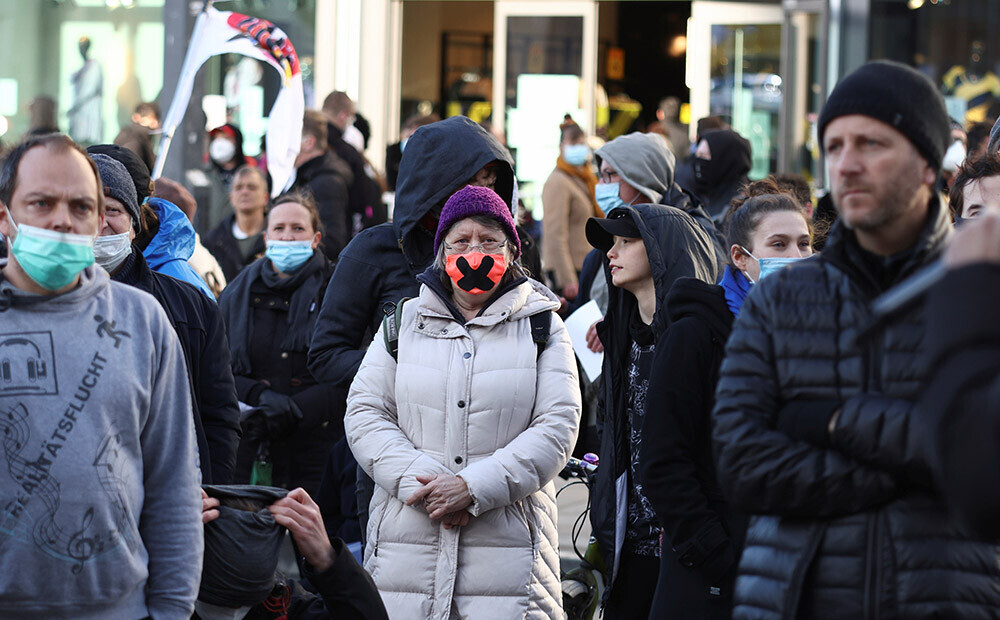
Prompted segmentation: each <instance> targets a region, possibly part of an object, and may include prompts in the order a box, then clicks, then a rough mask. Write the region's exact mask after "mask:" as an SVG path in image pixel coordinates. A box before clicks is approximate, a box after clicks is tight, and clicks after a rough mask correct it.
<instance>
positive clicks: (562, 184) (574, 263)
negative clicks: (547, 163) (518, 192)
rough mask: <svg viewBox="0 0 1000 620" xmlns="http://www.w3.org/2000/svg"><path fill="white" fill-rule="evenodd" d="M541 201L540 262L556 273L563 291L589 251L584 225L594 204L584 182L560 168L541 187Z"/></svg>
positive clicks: (573, 281) (576, 275) (580, 267)
mask: <svg viewBox="0 0 1000 620" xmlns="http://www.w3.org/2000/svg"><path fill="white" fill-rule="evenodd" d="M542 203H543V204H544V205H545V217H544V219H543V220H542V226H543V227H544V229H543V230H544V232H545V234H544V236H543V237H542V263H543V264H544V268H545V269H546V270H548V271H550V272H552V273H553V274H554V276H555V278H554V281H553V286H555V287H556V288H557V289H558V290H559V291H562V289H563V287H565V286H566V285H568V284H576V282H577V278H578V277H579V273H580V269H582V268H583V259H585V258H587V253H588V252H590V244H589V243H587V232H586V228H587V220H588V219H590V217H591V216H593V215H594V204H593V200H592V199H591V197H590V196H589V195H588V194H587V186H586V184H585V183H584V182H583V181H582V180H581V179H580V178H579V177H574V176H572V175H570V174H569V173H567V172H565V171H563V170H560V169H559V168H556V169H555V170H553V171H552V174H550V175H549V178H548V179H547V180H546V181H545V185H544V187H542Z"/></svg>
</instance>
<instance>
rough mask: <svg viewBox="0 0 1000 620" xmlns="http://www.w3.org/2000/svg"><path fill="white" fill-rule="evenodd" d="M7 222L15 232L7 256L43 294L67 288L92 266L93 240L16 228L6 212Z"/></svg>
mask: <svg viewBox="0 0 1000 620" xmlns="http://www.w3.org/2000/svg"><path fill="white" fill-rule="evenodd" d="M5 208H6V207H5ZM7 218H8V219H9V220H10V223H11V228H13V232H14V235H13V236H14V240H13V243H12V244H10V253H11V254H13V255H14V258H16V259H17V264H18V265H20V266H21V270H22V271H24V273H26V274H27V275H28V277H29V278H31V279H32V280H34V282H35V283H36V284H38V286H40V287H42V288H44V289H45V290H47V291H58V290H59V289H61V288H64V287H66V286H68V285H69V284H70V283H72V282H73V280H74V279H76V277H77V276H78V275H80V272H81V271H83V270H84V269H86V268H87V267H89V266H91V265H93V264H94V237H92V236H90V235H76V234H73V233H61V232H56V231H54V230H49V229H47V228H37V227H35V226H28V225H27V224H18V223H17V222H15V221H14V218H13V217H11V215H10V210H9V209H8V210H7Z"/></svg>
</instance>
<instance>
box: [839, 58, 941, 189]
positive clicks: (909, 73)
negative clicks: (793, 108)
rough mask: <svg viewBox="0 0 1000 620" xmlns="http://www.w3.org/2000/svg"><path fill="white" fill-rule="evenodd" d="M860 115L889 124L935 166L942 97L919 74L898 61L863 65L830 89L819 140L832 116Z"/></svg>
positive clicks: (937, 166) (938, 154) (938, 159)
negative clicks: (831, 90)
mask: <svg viewBox="0 0 1000 620" xmlns="http://www.w3.org/2000/svg"><path fill="white" fill-rule="evenodd" d="M851 114H861V115H863V116H869V117H871V118H874V119H875V120H878V121H882V122H883V123H885V124H887V125H889V126H891V127H893V128H894V129H896V130H897V131H898V132H900V133H901V134H903V135H904V136H906V137H907V139H909V141H910V142H912V143H913V145H914V146H915V147H917V150H918V151H919V152H920V154H921V155H923V157H924V159H926V160H927V163H928V164H930V165H931V167H932V168H934V170H939V169H940V168H941V160H942V159H943V158H944V153H945V151H946V150H947V149H948V145H949V143H950V142H951V140H950V134H951V131H950V124H949V120H948V111H947V109H946V107H945V104H944V97H942V96H941V93H940V92H938V89H937V87H935V86H934V84H933V83H932V82H931V81H930V80H929V79H928V78H927V77H926V76H925V75H923V74H922V73H920V72H919V71H917V70H916V69H913V68H912V67H908V66H906V65H904V64H901V63H898V62H892V61H888V60H878V61H874V62H869V63H867V64H864V65H862V66H861V67H860V68H859V69H858V70H856V71H855V72H854V73H851V74H850V75H848V76H847V77H845V78H844V79H842V80H841V81H840V82H838V83H837V86H836V87H835V88H834V89H833V92H832V93H830V96H829V97H828V98H827V100H826V104H825V105H824V106H823V111H822V112H821V113H820V116H819V138H820V144H823V146H824V148H825V143H824V133H825V132H826V128H827V126H828V125H829V124H830V121H832V120H833V119H835V118H838V117H840V116H848V115H851Z"/></svg>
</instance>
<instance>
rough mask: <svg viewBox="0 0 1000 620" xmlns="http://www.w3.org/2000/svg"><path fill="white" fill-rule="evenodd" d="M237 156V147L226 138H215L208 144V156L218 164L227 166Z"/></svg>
mask: <svg viewBox="0 0 1000 620" xmlns="http://www.w3.org/2000/svg"><path fill="white" fill-rule="evenodd" d="M235 155H236V145H235V144H233V143H232V141H230V140H227V139H225V138H215V139H214V140H212V141H211V142H209V144H208V156H209V157H211V158H212V161H214V162H215V163H217V164H225V163H228V162H230V161H232V160H233V157H234V156H235Z"/></svg>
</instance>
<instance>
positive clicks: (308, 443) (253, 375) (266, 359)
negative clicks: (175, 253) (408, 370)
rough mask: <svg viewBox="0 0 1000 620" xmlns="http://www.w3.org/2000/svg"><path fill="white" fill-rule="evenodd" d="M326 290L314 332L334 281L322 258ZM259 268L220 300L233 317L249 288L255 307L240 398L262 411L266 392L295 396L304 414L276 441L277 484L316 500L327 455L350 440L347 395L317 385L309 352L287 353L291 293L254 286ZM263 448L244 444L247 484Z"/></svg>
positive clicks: (242, 469) (241, 461) (241, 474)
mask: <svg viewBox="0 0 1000 620" xmlns="http://www.w3.org/2000/svg"><path fill="white" fill-rule="evenodd" d="M317 257H318V258H319V259H322V261H323V267H322V274H323V282H324V285H323V286H321V287H320V289H319V292H318V293H317V295H316V297H315V299H314V300H313V301H312V303H311V308H313V311H312V312H310V313H309V314H308V319H306V320H307V321H308V322H309V325H307V326H306V329H307V331H308V332H309V333H311V332H312V329H311V328H312V327H313V326H314V325H315V321H316V317H317V316H318V314H319V306H320V303H321V301H322V299H323V294H324V292H325V286H326V283H327V282H328V281H329V274H330V271H331V267H330V264H329V263H328V262H327V261H326V259H325V258H323V257H322V256H317ZM258 260H259V261H263V262H264V263H265V266H264V267H263V268H264V269H271V266H270V259H268V258H266V257H265V258H260V259H258ZM252 273H254V269H253V267H250V268H247V269H246V270H244V271H243V272H241V273H240V275H239V276H237V277H236V279H235V280H233V281H232V282H230V283H229V285H228V286H226V288H225V290H223V291H222V297H221V298H220V299H219V305H220V306H221V307H222V308H223V310H224V311H225V312H226V316H229V314H228V313H229V312H230V309H229V305H230V304H235V303H238V302H239V301H240V300H242V299H244V295H243V294H241V290H242V289H244V288H246V287H249V288H250V291H249V295H248V296H247V297H246V298H247V299H248V301H249V304H250V306H249V307H248V308H246V312H247V313H249V315H250V317H249V333H250V334H251V335H252V336H251V337H250V339H249V342H248V343H247V345H248V353H249V361H250V368H249V369H248V370H247V371H246V372H240V371H238V370H236V371H234V375H235V380H236V393H237V395H238V396H239V399H240V400H241V401H242V402H244V403H246V404H248V405H250V406H257V405H258V404H259V401H260V397H261V393H262V392H263V391H264V390H265V389H268V390H272V391H274V392H277V393H279V394H284V395H288V396H291V397H292V400H293V401H294V402H295V404H296V405H297V406H298V409H299V411H300V412H301V413H302V419H300V420H298V422H297V424H295V425H294V428H292V429H289V430H290V433H289V434H288V435H287V436H285V437H281V438H278V437H272V438H271V440H270V456H271V461H272V463H273V465H274V470H273V474H272V475H273V478H274V482H273V484H274V485H275V486H281V487H284V488H295V487H297V486H301V487H303V488H305V490H306V491H307V492H308V493H309V494H310V495H316V493H317V492H318V489H319V482H320V478H321V477H322V473H323V469H324V465H325V463H326V455H327V453H328V452H329V450H330V448H332V447H333V444H334V443H336V441H337V440H338V439H339V438H340V437H342V436H343V435H344V422H343V420H344V407H345V404H346V401H347V394H346V390H344V389H342V388H337V387H336V386H333V385H329V384H324V383H317V381H316V380H315V379H313V377H312V375H311V374H310V373H309V369H308V367H307V364H306V354H307V350H308V349H307V348H302V349H301V350H291V349H288V350H286V349H285V348H284V347H283V346H282V345H283V343H284V342H285V337H286V334H287V333H288V328H289V326H288V316H289V307H290V299H291V295H292V291H291V290H282V291H278V290H272V289H271V288H269V287H268V286H267V284H265V283H264V281H263V280H262V279H260V278H257V279H255V280H253V281H251V277H250V276H251V274H252ZM257 448H258V446H257V445H251V442H246V441H244V442H243V443H242V444H241V445H240V450H239V458H238V461H237V472H236V477H237V480H238V481H239V482H242V483H245V482H248V481H249V479H250V469H251V466H252V464H253V461H254V460H255V457H256V455H257Z"/></svg>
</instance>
